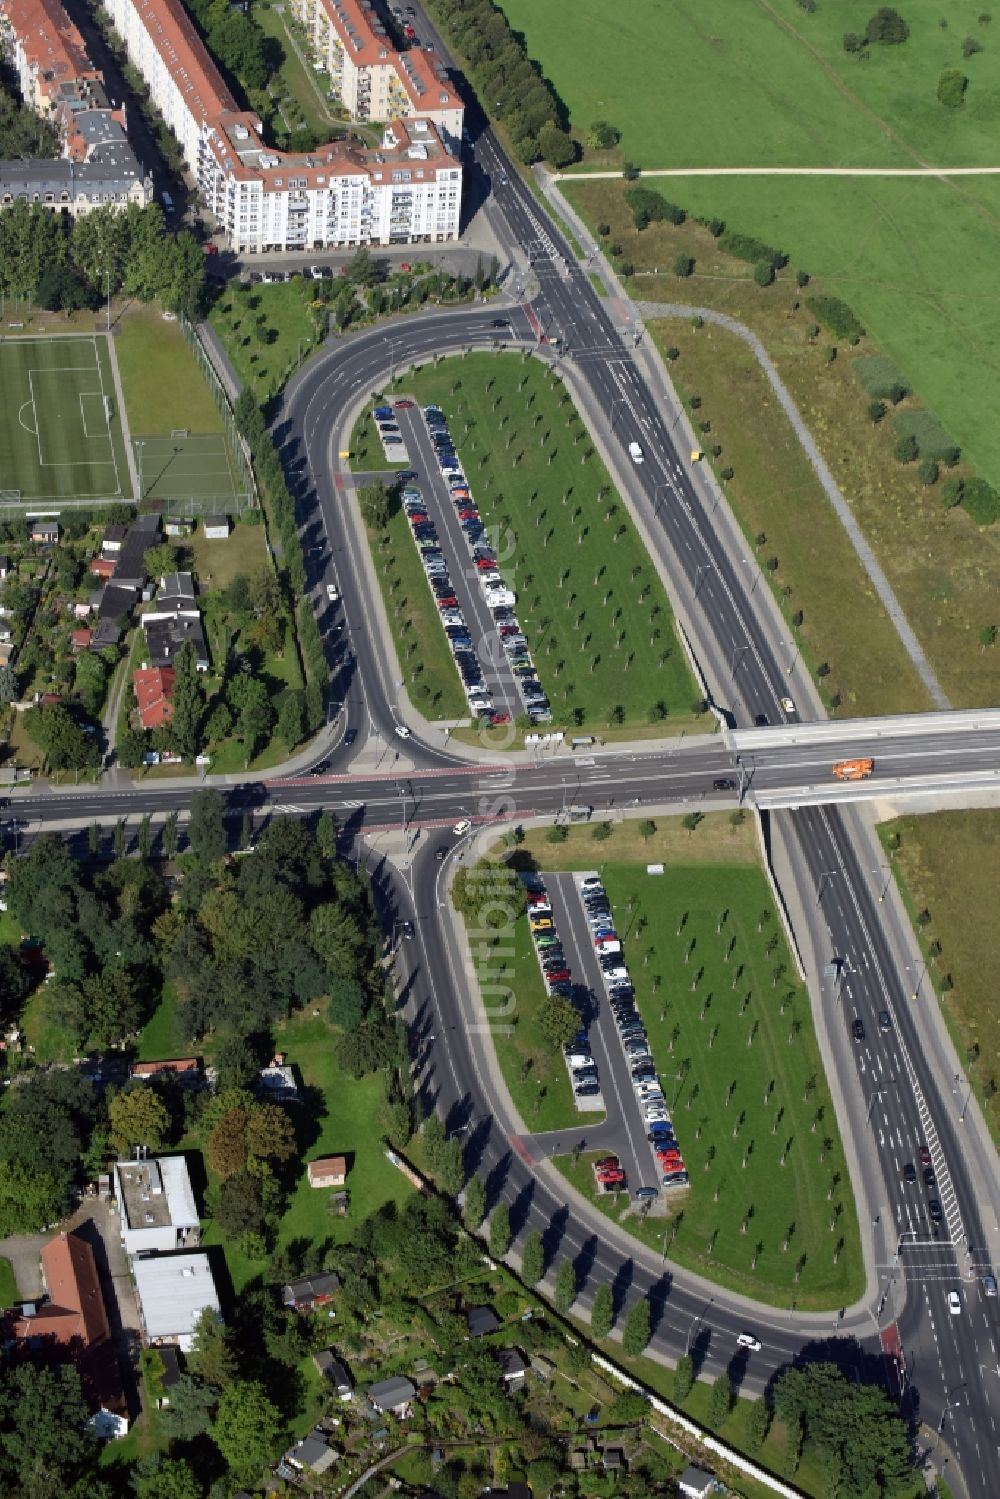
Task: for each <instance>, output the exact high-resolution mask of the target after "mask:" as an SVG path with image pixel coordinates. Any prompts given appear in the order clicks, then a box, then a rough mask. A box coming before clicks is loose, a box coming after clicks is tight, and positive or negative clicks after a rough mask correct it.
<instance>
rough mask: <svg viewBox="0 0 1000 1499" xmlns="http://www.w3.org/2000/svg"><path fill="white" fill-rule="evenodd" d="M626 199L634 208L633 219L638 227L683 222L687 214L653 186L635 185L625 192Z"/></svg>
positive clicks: (630, 206)
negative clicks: (655, 190)
mask: <svg viewBox="0 0 1000 1499" xmlns="http://www.w3.org/2000/svg"><path fill="white" fill-rule="evenodd" d="M625 201H626V203H627V204H628V206H629V208H630V209H631V210H632V219H633V222H634V223H635V227H636V228H637V229H640V230H642V229H645V228H646V225H647V224H658V223H662V222H663V221H664V220H666V222H667V223H668V224H683V222H684V220H685V219H686V218H687V214H686V213H685V212H684V209H683V208H680V207H678V205H677V204H676V203H670V202H668V201H667V199H666V198H665V197H664V196H663V194H662V193H658V192H654V190H653V189H652V188H651V187H633V188H630V189H629V191H628V192H627V193H626V194H625Z"/></svg>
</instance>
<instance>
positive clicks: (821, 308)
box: [806, 297, 865, 344]
mask: <svg viewBox="0 0 1000 1499" xmlns="http://www.w3.org/2000/svg"><path fill="white" fill-rule="evenodd" d="M806 306H807V307H808V308H809V310H810V312H811V313H812V314H813V316H814V317H815V318H816V320H817V322H820V323H822V324H823V327H824V328H828V329H829V330H830V332H831V333H835V334H836V335H837V337H838V338H846V340H847V342H848V343H849V344H856V343H858V342H860V340H861V339H862V338H863V337H864V333H865V330H864V327H863V326H862V324H861V322H860V321H859V320H858V318H857V317H856V316H855V314H854V313H853V312H852V311H851V309H850V307H848V305H847V303H846V302H842V301H841V300H840V298H839V297H809V298H808V299H807V301H806Z"/></svg>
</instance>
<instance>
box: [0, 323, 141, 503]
mask: <svg viewBox="0 0 1000 1499" xmlns="http://www.w3.org/2000/svg"><path fill="white" fill-rule="evenodd" d="M0 395H2V399H0V494H2V492H3V491H11V490H20V498H21V499H23V500H56V499H81V500H86V499H103V498H117V497H119V496H125V497H128V498H131V493H132V486H131V483H130V480H129V473H128V465H127V463H126V461H125V442H124V438H123V434H122V424H121V413H120V412H119V411H118V403H117V400H116V397H115V389H114V381H113V379H112V374H111V361H110V356H109V353H108V345H107V341H106V340H105V339H104V338H103V337H101V336H99V335H95V336H90V337H86V338H6V339H2V340H0Z"/></svg>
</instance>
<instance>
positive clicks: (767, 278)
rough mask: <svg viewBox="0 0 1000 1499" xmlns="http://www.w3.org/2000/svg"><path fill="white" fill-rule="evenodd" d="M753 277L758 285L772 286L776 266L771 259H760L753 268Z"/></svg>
mask: <svg viewBox="0 0 1000 1499" xmlns="http://www.w3.org/2000/svg"><path fill="white" fill-rule="evenodd" d="M753 279H754V280H755V281H756V283H757V285H758V286H770V285H771V282H772V281H773V280H774V266H773V265H772V264H771V262H770V261H769V260H758V262H757V264H756V265H755V266H754V268H753Z"/></svg>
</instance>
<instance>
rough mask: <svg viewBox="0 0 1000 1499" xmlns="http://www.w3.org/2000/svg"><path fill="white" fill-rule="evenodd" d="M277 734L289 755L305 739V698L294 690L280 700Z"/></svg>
mask: <svg viewBox="0 0 1000 1499" xmlns="http://www.w3.org/2000/svg"><path fill="white" fill-rule="evenodd" d="M278 734H279V736H280V738H281V739H282V740H283V742H284V745H285V748H286V749H287V750H288V752H289V754H291V752H292V750H294V749H296V748H297V747H298V746H299V745H300V744H301V743H302V740H303V739H304V738H305V697H304V695H303V694H302V693H301V692H299V691H296V690H294V689H292V690H289V691H288V692H286V693H285V694H284V696H283V697H282V699H281V707H280V708H279V709H278Z"/></svg>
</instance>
